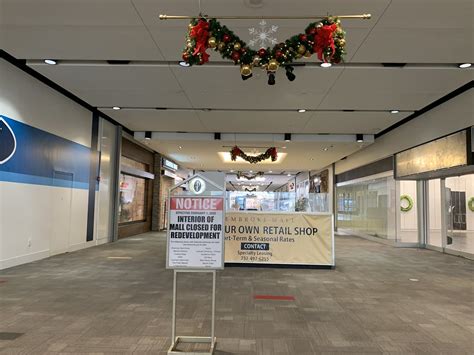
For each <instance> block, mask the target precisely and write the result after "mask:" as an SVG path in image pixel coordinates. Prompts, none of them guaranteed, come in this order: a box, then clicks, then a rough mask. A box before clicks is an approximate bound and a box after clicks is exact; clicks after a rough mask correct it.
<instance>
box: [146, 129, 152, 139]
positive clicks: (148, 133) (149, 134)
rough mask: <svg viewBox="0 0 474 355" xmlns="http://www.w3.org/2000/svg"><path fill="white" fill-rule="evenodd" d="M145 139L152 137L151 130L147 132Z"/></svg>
mask: <svg viewBox="0 0 474 355" xmlns="http://www.w3.org/2000/svg"><path fill="white" fill-rule="evenodd" d="M145 139H151V131H146V132H145Z"/></svg>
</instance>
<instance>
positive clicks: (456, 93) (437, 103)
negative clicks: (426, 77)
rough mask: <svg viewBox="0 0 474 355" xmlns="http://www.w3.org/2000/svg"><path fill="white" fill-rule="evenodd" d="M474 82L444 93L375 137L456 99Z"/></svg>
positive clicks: (470, 87)
mask: <svg viewBox="0 0 474 355" xmlns="http://www.w3.org/2000/svg"><path fill="white" fill-rule="evenodd" d="M473 83H474V81H473V80H471V81H469V82H467V83H466V84H464V85H463V86H460V87H459V88H457V89H456V90H453V91H451V92H450V93H449V94H447V95H444V96H443V97H441V98H439V99H438V100H436V101H433V102H432V103H430V104H429V105H427V106H425V107H423V108H422V109H421V110H417V111H415V112H414V113H412V114H411V115H410V116H408V117H406V118H404V119H402V120H400V121H398V122H397V123H395V124H393V125H391V126H390V127H388V128H385V129H384V130H382V131H380V132H379V133H377V134H376V135H375V139H377V138H380V137H382V136H383V135H385V134H387V133H389V132H391V131H393V130H394V129H396V128H398V127H400V126H402V125H404V124H405V123H407V122H410V121H411V120H413V119H415V118H417V117H419V116H421V115H423V114H425V113H427V112H428V111H431V110H433V109H434V108H436V107H438V106H440V105H442V104H444V103H445V102H448V101H449V100H452V99H454V98H455V97H456V96H459V95H461V94H462V93H464V92H466V91H468V90H470V89H472V87H473Z"/></svg>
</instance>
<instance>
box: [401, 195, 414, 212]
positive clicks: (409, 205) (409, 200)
mask: <svg viewBox="0 0 474 355" xmlns="http://www.w3.org/2000/svg"><path fill="white" fill-rule="evenodd" d="M404 201H405V202H406V203H407V205H406V206H405V207H404V206H403V205H402V202H404ZM412 208H413V199H412V198H411V197H410V196H409V195H401V196H400V211H402V212H408V211H410V210H411V209H412Z"/></svg>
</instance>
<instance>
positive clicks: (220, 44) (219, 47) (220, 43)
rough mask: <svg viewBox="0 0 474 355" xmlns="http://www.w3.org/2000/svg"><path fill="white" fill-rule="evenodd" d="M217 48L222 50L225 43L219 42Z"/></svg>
mask: <svg viewBox="0 0 474 355" xmlns="http://www.w3.org/2000/svg"><path fill="white" fill-rule="evenodd" d="M217 49H219V50H220V51H221V52H222V51H223V50H224V49H225V43H224V42H219V44H218V45H217Z"/></svg>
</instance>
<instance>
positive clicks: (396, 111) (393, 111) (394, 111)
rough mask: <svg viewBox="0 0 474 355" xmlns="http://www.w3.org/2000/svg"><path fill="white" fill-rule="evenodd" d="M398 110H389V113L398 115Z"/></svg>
mask: <svg viewBox="0 0 474 355" xmlns="http://www.w3.org/2000/svg"><path fill="white" fill-rule="evenodd" d="M399 112H400V111H399V110H390V113H399Z"/></svg>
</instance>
